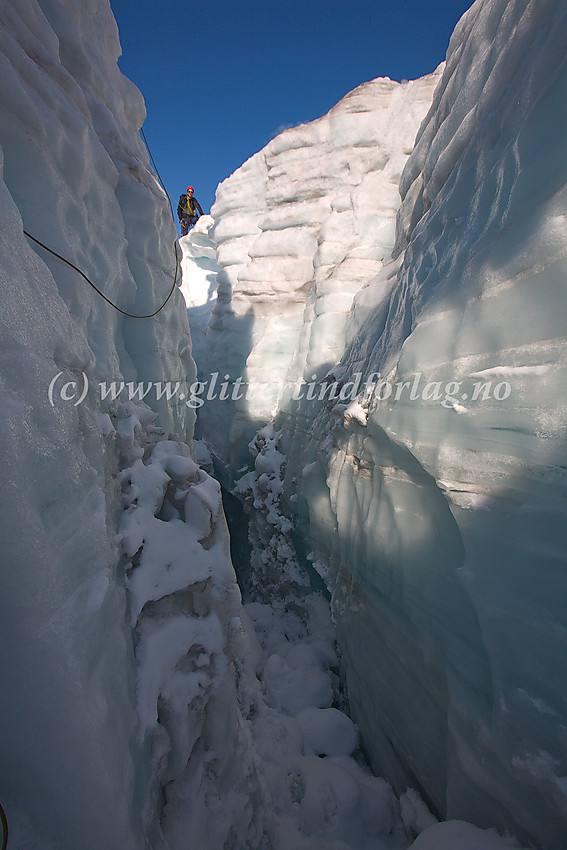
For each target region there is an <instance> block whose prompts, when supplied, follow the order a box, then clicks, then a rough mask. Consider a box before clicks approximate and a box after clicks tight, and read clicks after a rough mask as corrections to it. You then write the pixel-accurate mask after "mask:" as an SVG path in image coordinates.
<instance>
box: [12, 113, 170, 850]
mask: <svg viewBox="0 0 567 850" xmlns="http://www.w3.org/2000/svg"><path fill="white" fill-rule="evenodd" d="M140 133H141V134H142V138H143V140H144V144H145V146H146V149H147V151H148V154H149V157H150V160H151V163H152V165H153V167H154V170H155V172H156V175H157V178H158V180H159V182H160V183H161V186H162V188H163V191H164V192H165V194H166V196H167V200H168V202H169V209H170V211H171V218H172V219H173V222H174V223H175V218H174V216H173V206H172V204H171V198H170V197H169V194H168V192H167V189H166V188H165V185H164V183H163V180H162V179H161V177H160V175H159V171H158V170H157V167H156V164H155V162H154V158H153V156H152V153H151V151H150V148H149V145H148V142H147V139H146V136H145V134H144V131H143V130H142V128H141V127H140ZM24 234H25V235H26V236H27V237H28V239H31V240H32V242H35V243H36V244H37V245H40V246H41V247H42V248H43V249H44V250H45V251H49V253H50V254H53V256H54V257H57V259H58V260H61V261H62V262H64V263H67V265H68V266H71V268H72V269H75V271H76V272H78V273H79V274H80V275H81V277H83V278H84V279H85V280H86V282H87V283H88V284H90V286H92V288H93V289H94V290H95V292H98V294H99V295H100V296H101V298H104V300H105V301H106V302H107V303H108V304H110V306H111V307H114V309H115V310H118V312H119V313H122V315H123V316H128V317H129V318H130V319H151V318H153V317H154V316H157V314H158V313H159V312H160V311H161V310H163V308H164V307H165V305H166V304H167V302H168V301H169V299H170V298H171V296H172V295H173V290H174V289H175V285H176V283H177V274H178V272H179V252H178V250H177V239H176V240H175V242H174V243H173V247H174V249H175V275H174V277H173V284H172V286H171V289H170V291H169V295H168V296H167V298H166V299H165V301H164V302H163V304H162V305H161V307H159V309H157V310H155V311H154V312H153V313H148V314H147V315H144V316H138V315H135V314H134V313H128V312H126V310H122V308H121V307H118V305H117V304H115V303H114V302H113V301H111V300H110V298H107V297H106V295H105V294H104V292H101V290H100V289H99V288H98V286H96V285H95V284H94V283H93V282H92V280H91V279H90V278H89V277H87V275H86V274H85V273H84V272H83V271H81V269H80V268H78V266H76V265H75V264H74V263H72V262H71V261H70V260H67V259H66V258H65V257H62V256H61V254H58V253H57V251H54V250H53V249H52V248H48V247H47V245H44V243H43V242H40V240H39V239H36V238H35V236H32V235H31V233H28V232H27V230H24ZM3 822H4V820H2V823H3ZM0 850H4V846H2V848H0Z"/></svg>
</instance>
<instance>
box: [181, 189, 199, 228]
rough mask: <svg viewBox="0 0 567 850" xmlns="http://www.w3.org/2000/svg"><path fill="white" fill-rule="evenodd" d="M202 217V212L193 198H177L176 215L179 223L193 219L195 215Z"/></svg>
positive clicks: (182, 196) (183, 196)
mask: <svg viewBox="0 0 567 850" xmlns="http://www.w3.org/2000/svg"><path fill="white" fill-rule="evenodd" d="M197 212H198V213H199V215H203V210H202V209H201V205H200V204H199V201H198V200H197V198H196V197H195V196H193V197H192V198H189V197H188V196H187V195H185V194H183V195H181V197H180V198H179V203H178V205H177V215H178V216H179V221H183V219H187V218H193V217H194V216H196V215H197Z"/></svg>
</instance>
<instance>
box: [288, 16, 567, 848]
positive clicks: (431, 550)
mask: <svg viewBox="0 0 567 850" xmlns="http://www.w3.org/2000/svg"><path fill="white" fill-rule="evenodd" d="M566 36H567V10H566V9H565V5H564V4H562V3H556V2H544V3H535V2H500V0H489V2H479V3H476V4H475V5H474V6H473V7H472V8H471V9H470V10H469V12H468V13H467V14H466V15H465V16H464V17H463V19H462V20H461V22H460V24H459V25H458V27H457V29H456V31H455V33H454V35H453V38H452V41H451V46H450V49H449V53H448V56H447V63H446V67H445V70H444V73H443V77H442V79H441V81H440V84H439V86H438V88H437V91H436V93H435V97H434V101H433V105H432V108H431V111H430V113H429V115H428V116H427V118H426V120H425V121H424V123H423V125H422V127H421V129H420V132H419V135H418V139H417V143H416V149H415V151H414V153H413V154H412V156H411V157H410V160H409V162H408V164H407V166H406V168H405V171H404V174H403V175H402V180H401V184H400V188H401V193H402V197H403V203H402V206H401V209H400V212H399V217H398V233H397V240H396V246H395V248H394V252H393V257H394V259H392V261H391V263H390V264H388V265H387V266H386V267H385V269H384V270H383V272H381V273H380V274H379V275H378V276H377V277H376V278H375V279H374V280H372V281H371V282H370V283H369V285H368V286H367V287H366V288H364V289H363V290H362V291H361V292H360V293H359V295H358V296H356V297H355V300H354V304H353V309H352V311H351V313H350V316H349V319H348V323H347V335H348V341H349V344H348V348H347V352H346V355H345V357H344V358H343V361H342V363H341V369H340V375H341V381H342V382H343V383H346V382H348V381H351V382H352V381H353V380H354V379H355V378H357V376H358V378H359V390H357V391H356V393H355V397H356V401H357V404H358V407H360V408H361V409H362V411H363V413H364V415H361V414H360V411H359V412H358V414H357V413H356V411H355V410H352V411H351V412H352V414H353V415H349V410H348V409H346V410H345V406H344V405H343V407H342V409H341V407H340V406H339V405H335V407H334V409H330V408H331V405H328V406H327V410H326V411H324V412H322V413H320V415H319V416H318V418H317V419H316V421H315V424H314V427H313V429H312V432H311V444H310V445H309V447H308V448H307V449H306V450H305V449H304V443H305V437H304V436H303V435H302V434H301V433H300V431H299V428H296V433H295V438H294V441H293V444H292V449H293V451H295V452H296V454H294V455H293V457H294V460H293V462H292V464H291V465H292V467H293V468H292V469H291V470H290V471H288V481H287V488H288V492H290V493H291V492H292V488H293V483H292V476H293V477H295V478H296V480H297V481H298V482H300V485H299V495H297V496H296V499H297V501H296V504H297V505H298V515H299V521H300V523H303V528H304V530H305V534H306V536H307V538H308V540H309V541H310V547H311V548H312V550H313V553H314V554H313V558H314V563H316V564H319V565H320V569H321V571H324V574H325V577H326V580H327V582H328V584H329V587H330V589H331V590H332V592H333V595H334V596H333V598H334V610H335V613H336V616H337V620H338V623H339V633H340V638H341V642H342V645H343V647H344V650H345V669H346V671H347V680H348V682H349V693H350V699H351V706H352V709H353V712H354V717H355V718H356V720H357V722H358V723H359V724H360V726H361V729H362V733H363V736H365V740H366V745H367V748H368V751H369V753H370V754H371V756H372V760H373V764H374V765H375V766H376V767H377V768H379V769H380V770H382V771H385V775H386V776H387V777H388V778H390V779H391V780H392V781H394V783H395V785H396V787H399V788H403V787H404V786H405V785H406V784H412V783H416V784H417V785H419V787H420V788H421V790H422V792H423V793H424V794H425V795H426V798H427V799H428V800H429V801H430V803H432V805H433V806H434V808H435V810H436V811H437V812H438V813H440V814H442V815H443V816H449V817H459V818H463V819H468V820H471V821H473V822H474V823H476V824H478V825H480V826H491V825H492V826H498V827H500V828H510V829H512V830H513V831H515V832H516V834H518V835H520V836H522V837H528V838H529V839H531V840H532V841H534V842H535V843H536V844H537V845H541V846H545V847H546V848H560V847H562V846H563V844H564V836H565V830H566V828H567V798H566V794H565V775H566V773H567V749H566V746H565V736H564V727H565V720H566V706H565V684H566V681H567V680H566V671H565V665H564V658H565V652H566V649H567V647H566V644H565V627H566V625H567V623H566V619H565V610H564V605H563V604H562V602H561V601H560V600H562V599H563V597H564V594H565V576H564V573H565V552H566V544H567V540H566V538H565V527H566V524H565V520H566V508H565V484H566V480H567V478H566V465H567V463H566V446H565V389H564V388H565V385H566V384H565V381H566V372H565V365H566V357H565V355H566V345H565V340H566V336H567V324H566V319H565V316H566V313H565V280H566V272H567V268H566V265H565V216H566V213H567V188H566V181H567V166H566V164H565V157H564V140H565V131H566V124H565V120H564V118H563V113H564V109H563V107H562V104H563V103H564V102H565V98H566V96H567V65H566V54H565V43H566ZM355 414H356V415H355Z"/></svg>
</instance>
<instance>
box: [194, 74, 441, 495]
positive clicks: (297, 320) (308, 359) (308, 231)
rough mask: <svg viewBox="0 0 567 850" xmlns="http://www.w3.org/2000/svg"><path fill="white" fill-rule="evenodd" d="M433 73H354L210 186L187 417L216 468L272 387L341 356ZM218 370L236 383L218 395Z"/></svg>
mask: <svg viewBox="0 0 567 850" xmlns="http://www.w3.org/2000/svg"><path fill="white" fill-rule="evenodd" d="M439 73H440V72H437V73H436V74H432V75H430V76H429V77H425V78H424V79H423V80H418V81H415V82H410V83H405V84H403V85H402V84H400V83H396V82H393V81H392V80H389V79H377V80H373V81H371V82H368V83H364V84H363V85H361V86H359V87H358V88H357V89H355V90H354V91H353V92H351V93H350V94H348V95H347V96H346V97H345V98H343V99H342V100H341V101H340V102H339V103H338V104H337V105H336V106H335V107H334V108H333V109H332V110H331V111H330V112H329V113H328V114H327V115H325V116H323V117H322V118H320V119H318V120H317V121H313V122H311V123H310V124H303V125H301V126H299V127H295V128H292V129H289V130H287V131H285V132H284V133H282V134H281V135H280V136H277V137H276V138H275V139H273V140H272V141H271V142H270V143H269V144H268V145H267V146H266V147H265V148H264V149H263V150H261V151H260V152H259V153H257V154H255V155H254V156H252V157H251V158H250V159H249V160H248V161H247V162H246V163H245V164H244V165H243V166H242V167H241V168H239V169H238V170H237V171H236V172H235V173H234V174H233V175H232V176H231V177H229V178H228V179H227V180H225V181H224V182H223V183H221V185H220V186H219V187H218V189H217V197H216V202H215V204H214V206H213V208H212V210H211V214H212V216H213V218H214V220H215V223H214V226H213V227H212V228H211V230H210V235H211V237H212V238H213V239H214V241H215V243H216V245H217V260H218V263H219V265H220V266H221V271H220V272H219V273H218V275H217V298H216V301H215V303H214V304H212V305H210V309H211V317H210V320H209V327H208V330H207V335H206V338H205V341H204V344H203V346H202V350H200V353H199V358H198V363H199V371H200V376H201V378H202V380H203V381H207V382H208V385H207V393H208V395H209V399H208V400H207V403H206V404H205V405H203V407H202V408H201V416H200V419H199V422H200V426H199V427H200V428H201V433H202V434H204V435H205V434H206V435H211V434H212V433H213V432H214V438H213V440H212V446H213V449H214V451H215V452H216V454H217V458H218V459H219V460H220V459H222V460H220V465H219V472H220V471H221V469H224V470H225V475H226V480H227V481H229V480H231V479H233V478H234V472H235V471H236V470H237V469H238V468H239V467H240V466H241V465H242V463H245V462H246V461H247V459H248V450H247V444H248V442H249V441H250V439H251V438H252V436H253V434H254V432H255V430H256V429H257V428H258V427H260V426H261V425H263V424H265V423H266V422H267V421H269V420H270V418H271V416H272V413H273V411H274V409H275V408H276V407H277V406H278V403H279V400H280V398H281V397H282V394H285V393H286V392H288V391H289V390H290V388H292V387H293V385H294V384H295V382H296V381H297V380H298V379H299V378H301V377H302V376H303V374H304V372H305V371H306V370H307V371H308V372H312V371H313V370H315V369H317V368H319V369H320V367H321V364H322V363H327V364H332V363H334V362H335V361H336V360H337V358H338V357H340V356H341V354H342V351H343V340H344V333H343V328H344V323H345V317H346V314H347V311H348V308H349V307H350V304H351V302H352V298H353V295H354V294H355V293H356V292H357V290H358V289H359V287H360V286H361V284H362V283H363V282H366V281H367V280H368V278H369V277H371V276H372V275H373V274H375V273H376V272H377V271H379V270H380V269H381V268H382V266H383V264H384V262H385V261H386V260H387V259H388V258H389V256H390V253H391V250H392V246H393V243H394V234H395V217H396V211H397V208H398V206H399V203H400V198H399V193H398V183H399V178H400V174H401V171H402V169H403V167H404V165H405V162H406V161H407V158H408V156H409V154H410V152H411V150H412V146H413V141H414V138H415V134H416V132H417V129H418V127H419V124H420V122H421V120H422V119H423V117H424V116H425V114H426V112H427V109H428V108H429V105H430V103H431V98H432V96H433V90H434V87H435V84H436V82H437V80H438V77H439ZM186 256H187V257H188V258H190V256H191V253H190V252H189V251H187V252H186ZM191 312H193V311H191ZM189 319H190V322H191V325H192V326H193V320H192V318H191V314H190V316H189ZM196 321H197V320H196ZM215 372H216V373H218V379H217V386H216V392H215V387H212V388H211V381H212V378H211V375H212V374H214V373H215ZM225 375H226V376H227V380H228V381H231V380H232V381H234V380H235V379H237V378H242V380H243V382H244V384H243V386H244V387H245V389H246V392H244V390H240V388H238V387H237V388H236V391H234V392H232V387H230V388H229V390H228V392H229V393H231V397H230V398H229V399H228V401H220V400H218V399H216V398H215V396H218V394H219V386H220V383H221V382H222V381H223V380H224V379H225ZM240 396H242V398H240ZM280 406H281V405H280ZM228 411H230V413H229V412H228ZM207 438H208V437H207ZM227 462H228V466H229V469H228V470H227V469H225V467H226V464H227Z"/></svg>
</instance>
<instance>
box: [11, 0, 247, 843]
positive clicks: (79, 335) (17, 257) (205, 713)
mask: <svg viewBox="0 0 567 850" xmlns="http://www.w3.org/2000/svg"><path fill="white" fill-rule="evenodd" d="M0 44H1V53H0V87H1V91H2V100H1V103H0V169H1V177H2V180H1V181H0V214H1V217H2V226H1V228H0V285H1V287H2V311H1V315H0V325H1V336H0V373H1V379H0V383H1V389H0V411H1V413H0V432H1V433H0V464H1V467H2V477H3V483H2V488H1V494H0V499H1V507H0V525H1V537H2V570H1V573H0V606H1V613H0V642H1V646H2V653H1V657H0V717H1V718H2V722H1V724H0V762H1V763H2V771H1V775H0V802H1V803H2V806H3V808H4V810H5V811H6V814H7V817H8V822H9V830H10V838H9V844H10V846H12V845H13V846H14V847H31V846H34V847H37V846H41V847H42V848H64V850H69V849H70V848H84V850H91V848H92V850H95V848H100V847H106V848H112V850H130V848H131V850H140V848H142V847H149V846H151V847H152V848H156V850H157V848H158V847H162V846H165V845H164V843H163V834H164V832H165V833H166V835H167V841H169V839H170V837H171V836H172V834H173V833H175V830H176V829H180V828H181V827H180V819H179V817H176V814H175V810H176V805H177V806H178V807H179V808H180V809H181V814H182V816H183V820H182V824H183V829H185V830H187V829H191V830H192V832H193V834H196V830H197V829H198V830H199V831H200V832H199V841H200V842H201V846H207V847H210V848H214V847H217V846H218V847H221V846H226V844H225V841H226V838H227V835H228V833H229V832H230V831H232V834H233V835H234V836H235V838H234V841H235V843H236V844H238V845H239V846H243V845H244V843H245V841H246V840H247V836H248V832H249V826H250V823H251V822H252V821H253V820H254V813H253V812H252V811H251V808H252V802H251V794H252V790H253V789H252V786H253V785H254V776H253V771H252V770H251V769H250V765H249V764H248V761H247V756H246V754H245V753H242V752H241V749H240V748H241V744H242V742H243V741H244V743H246V745H247V742H246V735H245V733H244V732H243V731H242V728H241V727H240V726H239V720H238V708H237V698H236V695H235V684H234V682H235V675H236V673H235V669H234V666H233V664H232V662H233V660H234V658H235V656H236V655H238V656H240V657H242V656H245V655H246V651H245V650H244V649H242V647H241V648H240V649H239V650H238V652H237V650H236V646H237V644H239V641H241V640H242V638H243V635H242V633H241V630H240V629H239V628H238V615H239V611H240V596H239V592H238V589H237V586H236V583H235V577H234V572H233V570H232V566H231V564H230V558H229V554H228V538H227V533H226V528H225V526H224V518H223V516H222V510H221V508H220V495H219V492H218V486H216V485H215V484H214V482H211V480H210V479H208V476H206V475H205V473H202V472H200V471H199V470H198V469H197V467H196V465H195V463H194V462H193V461H192V460H191V458H190V451H191V450H190V448H189V445H187V444H186V443H189V444H190V441H191V438H192V429H193V420H194V413H193V411H192V410H191V409H190V408H187V407H186V406H185V405H184V404H183V402H182V400H181V399H179V398H178V397H173V398H171V399H167V397H163V398H162V399H161V401H159V400H158V399H157V394H152V393H149V395H147V396H146V399H145V402H142V401H140V400H139V399H138V400H137V401H136V402H134V403H130V402H128V400H127V398H125V397H124V394H122V395H119V396H118V397H117V398H115V399H113V398H112V396H111V395H109V396H107V397H106V398H105V399H102V398H101V395H100V392H99V383H100V382H105V383H106V384H107V385H108V384H109V383H111V382H113V381H116V382H119V383H120V382H125V381H133V382H139V381H144V382H146V386H147V382H148V381H162V382H163V381H171V382H173V383H175V382H176V381H180V382H186V381H189V382H191V381H192V380H193V379H194V378H195V374H196V372H195V366H194V363H193V361H192V359H191V343H190V337H189V328H188V325H187V320H186V314H185V309H184V304H183V301H182V298H181V295H180V294H179V292H178V290H177V288H176V289H175V291H174V292H173V294H172V297H171V299H170V301H169V302H168V304H167V305H166V307H165V308H164V310H162V311H161V312H160V313H159V315H158V316H157V317H155V318H153V319H147V320H136V319H130V318H126V317H124V316H123V315H121V314H120V313H119V312H117V311H116V310H115V309H114V308H113V307H111V306H110V305H108V304H107V303H106V302H105V301H104V300H103V299H102V298H101V297H100V295H99V294H97V293H96V292H95V291H94V290H93V289H91V288H90V287H89V286H88V284H87V283H86V281H85V280H84V279H83V278H81V277H80V276H79V275H78V274H77V272H76V271H74V270H72V269H71V268H69V267H68V266H67V265H65V264H64V263H62V262H61V261H60V260H58V259H56V258H55V257H53V256H51V255H50V254H48V253H46V252H45V251H44V250H43V249H42V248H40V247H39V246H37V245H36V244H35V243H31V242H30V241H28V239H27V238H26V236H25V235H24V233H23V230H24V229H25V230H26V231H28V232H29V233H30V234H32V235H33V236H35V237H36V238H37V239H39V240H41V241H42V242H44V243H45V244H46V245H48V246H49V247H51V248H52V249H53V250H55V251H57V252H58V253H60V254H61V255H62V256H64V257H67V258H68V259H69V260H71V261H72V262H74V263H75V264H76V265H77V266H78V267H79V268H81V269H82V270H83V271H84V272H85V273H86V274H87V275H88V276H89V277H90V278H91V279H92V280H93V282H94V283H95V284H96V285H97V286H98V287H99V288H100V289H101V290H102V291H103V292H104V293H105V295H106V296H107V297H108V298H110V299H111V300H112V301H113V302H114V303H116V304H117V305H119V306H120V307H122V308H123V309H124V310H125V311H127V312H129V313H133V314H144V313H151V312H152V311H154V310H155V309H157V308H158V307H159V306H160V304H162V303H163V301H164V300H165V298H166V296H167V294H168V293H169V292H170V289H171V287H172V283H173V278H174V272H175V258H174V252H173V244H174V240H175V227H174V225H173V222H172V220H171V217H170V213H169V209H168V206H167V201H166V198H165V195H164V193H163V191H162V189H161V188H160V186H159V184H158V181H157V179H156V177H155V175H154V174H153V173H152V171H151V169H150V168H149V163H148V157H147V154H146V152H145V149H144V146H143V143H142V141H141V138H140V135H139V133H138V130H139V127H140V126H141V124H142V121H143V119H144V117H145V107H144V103H143V100H142V97H141V95H140V93H139V92H138V90H137V89H136V88H135V87H134V86H133V85H132V84H131V83H130V82H129V81H128V80H127V79H126V78H125V77H124V76H123V75H122V74H121V73H120V71H119V70H118V67H117V64H116V62H117V59H118V56H119V54H120V45H119V41H118V32H117V27H116V22H115V21H114V18H113V16H112V13H111V10H110V6H109V4H108V2H107V0H95V2H89V3H85V2H77V3H74V2H70V1H69V2H58V0H40V2H35V0H31V2H24V0H15V2H5V3H3V4H2V7H1V9H0ZM87 381H88V387H89V389H88V392H87V394H86V397H85V398H84V400H83V401H82V402H81V403H79V394H80V393H82V390H83V389H84V388H85V387H86V382H87ZM50 387H51V390H52V392H51V397H50V394H49V389H50ZM149 405H153V407H154V408H155V410H154V411H153V412H152V410H151V409H150V407H149ZM156 414H157V418H156ZM170 433H173V434H175V435H177V436H176V437H174V438H173V440H169V441H168V440H166V439H164V438H165V437H167V436H168V435H169V434H170ZM156 444H157V446H158V447H159V448H157V447H156ZM121 486H122V487H123V488H124V491H125V492H124V500H125V501H124V502H123V496H122V494H121ZM178 491H181V492H182V493H183V495H184V497H185V501H180V500H179V499H176V498H175V495H176V493H177V492H178ZM124 509H126V510H125V512H124ZM156 514H157V516H156ZM140 518H142V519H140ZM138 521H140V524H141V525H143V526H144V530H143V532H142V534H141V536H140V537H136V534H135V533H133V531H132V528H133V527H134V528H135V527H136V523H137V522H138ZM119 528H120V533H119ZM138 530H139V529H138ZM176 541H177V543H176ZM201 541H204V543H201ZM205 546H206V547H208V549H207V550H205ZM173 566H175V569H173ZM148 575H149V576H150V578H149V579H148V578H145V577H147V576H148ZM215 576H216V577H215ZM156 588H158V589H160V591H161V594H162V595H164V596H165V597H166V604H165V605H162V606H161V607H160V606H159V605H158V604H157V603H156V601H155V600H156ZM136 606H137V607H136ZM229 620H230V621H231V622H230V626H229V622H228V621H229ZM193 644H197V645H198V648H194V647H193ZM164 645H165V649H164ZM160 646H161V647H162V651H161V654H160V651H159V649H160ZM191 651H193V654H192V655H191ZM194 658H197V660H198V665H200V667H199V670H197V671H195V669H194V667H193V668H192V666H191V665H192V664H193V663H194V662H193V660H192V659H194ZM205 659H207V669H206V670H205V669H204V667H205ZM181 663H183V664H184V669H183V676H180V674H179V671H178V669H177V665H178V664H181ZM235 664H237V662H235ZM198 683H199V684H198ZM213 704H214V705H215V706H216V708H214V707H213ZM178 705H181V706H182V708H181V709H180V710H179V711H177V712H176V706H178ZM221 718H222V720H221ZM221 727H222V728H221ZM227 729H229V730H230V733H229V734H230V746H228V745H227V743H226V742H227ZM221 739H222V742H223V746H228V750H227V751H225V752H226V757H225V756H224V755H221V756H219V757H218V758H217V760H216V761H215V764H214V765H213V766H210V765H209V768H208V770H207V771H206V772H205V773H203V772H202V771H201V769H200V767H199V765H201V760H202V759H205V760H206V759H207V758H208V756H207V753H209V752H210V751H214V750H215V749H217V750H218V751H219V752H221V753H223V748H222V746H221V744H220V741H221ZM236 753H239V756H238V757H236ZM229 755H230V758H231V759H232V768H231V766H230V765H228V764H227V762H226V758H228V757H229ZM190 756H194V757H195V758H194V760H191V758H190ZM188 762H189V766H188ZM217 770H218V772H217ZM241 779H242V783H241ZM166 783H167V785H168V795H164V793H163V786H164V785H165V784H166ZM188 783H189V784H190V789H189V790H187V787H186V786H187V784H188ZM251 789H252V790H251ZM184 794H185V795H187V797H189V799H186V798H185V797H184ZM205 797H206V798H207V800H208V801H209V804H210V811H211V812H212V811H213V809H214V805H213V802H212V801H213V800H215V799H216V800H217V801H218V805H217V809H216V810H215V815H214V823H212V822H211V820H209V819H208V818H207V817H206V816H204V814H203V812H204V811H205V806H204V804H203V802H202V801H203V799H204V798H205ZM229 797H230V798H231V799H233V800H234V799H236V800H237V803H235V804H234V805H233V806H230V805H229V804H228V803H227V802H226V801H227V800H228V798H229ZM180 800H185V802H184V803H180V802H179V801H180ZM221 800H222V801H223V803H221V802H220V801H221ZM223 806H224V808H223ZM220 808H223V812H224V814H223V816H219V814H218V809H220ZM236 809H238V812H236ZM160 821H161V822H160ZM167 846H169V845H167Z"/></svg>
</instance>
